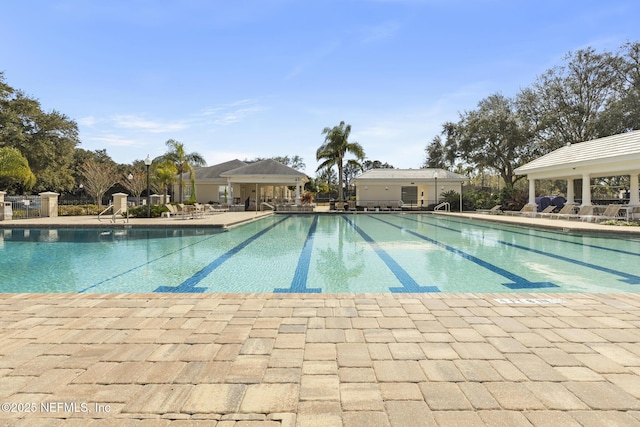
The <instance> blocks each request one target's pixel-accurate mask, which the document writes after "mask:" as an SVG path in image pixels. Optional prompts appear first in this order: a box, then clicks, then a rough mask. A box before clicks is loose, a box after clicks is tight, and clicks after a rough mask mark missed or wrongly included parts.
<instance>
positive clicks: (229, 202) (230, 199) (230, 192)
mask: <svg viewBox="0 0 640 427" xmlns="http://www.w3.org/2000/svg"><path fill="white" fill-rule="evenodd" d="M232 204H233V185H231V178H227V206H231V205H232Z"/></svg>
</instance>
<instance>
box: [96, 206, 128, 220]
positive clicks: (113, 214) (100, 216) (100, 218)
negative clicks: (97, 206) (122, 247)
mask: <svg viewBox="0 0 640 427" xmlns="http://www.w3.org/2000/svg"><path fill="white" fill-rule="evenodd" d="M113 207H114V206H113V203H109V206H107V208H106V209H105V210H103V211H102V212H100V213H99V214H98V221H102V215H104V214H106V213H107V212H108V211H109V209H111V210H112V211H113ZM121 212H122V208H120V209H118V210H117V211H113V213H112V214H111V220H110V222H113V223H115V222H116V215H118V214H119V213H121ZM122 221H123V222H129V215H128V213H127V215H126V216H125V217H124V218H122Z"/></svg>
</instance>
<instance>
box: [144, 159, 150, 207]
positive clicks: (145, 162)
mask: <svg viewBox="0 0 640 427" xmlns="http://www.w3.org/2000/svg"><path fill="white" fill-rule="evenodd" d="M144 165H145V166H146V167H147V218H151V191H150V190H149V166H151V157H149V155H148V154H147V158H146V159H144Z"/></svg>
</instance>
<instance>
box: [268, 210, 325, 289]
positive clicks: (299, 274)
mask: <svg viewBox="0 0 640 427" xmlns="http://www.w3.org/2000/svg"><path fill="white" fill-rule="evenodd" d="M317 226H318V215H314V217H313V221H312V222H311V227H309V232H308V233H307V238H306V240H305V241H304V246H303V248H302V252H301V253H300V257H299V258H298V265H297V266H296V271H295V273H294V274H293V280H292V281H291V286H289V287H288V288H275V289H274V290H273V292H275V293H298V292H302V293H315V294H317V293H320V292H322V289H321V288H307V277H308V275H309V264H311V252H312V251H313V238H314V236H315V234H316V227H317Z"/></svg>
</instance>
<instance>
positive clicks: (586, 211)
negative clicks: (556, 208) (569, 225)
mask: <svg viewBox="0 0 640 427" xmlns="http://www.w3.org/2000/svg"><path fill="white" fill-rule="evenodd" d="M588 215H593V206H592V205H588V206H582V207H580V210H579V211H578V213H576V214H565V215H560V214H558V215H557V218H558V219H580V217H583V216H588Z"/></svg>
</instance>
